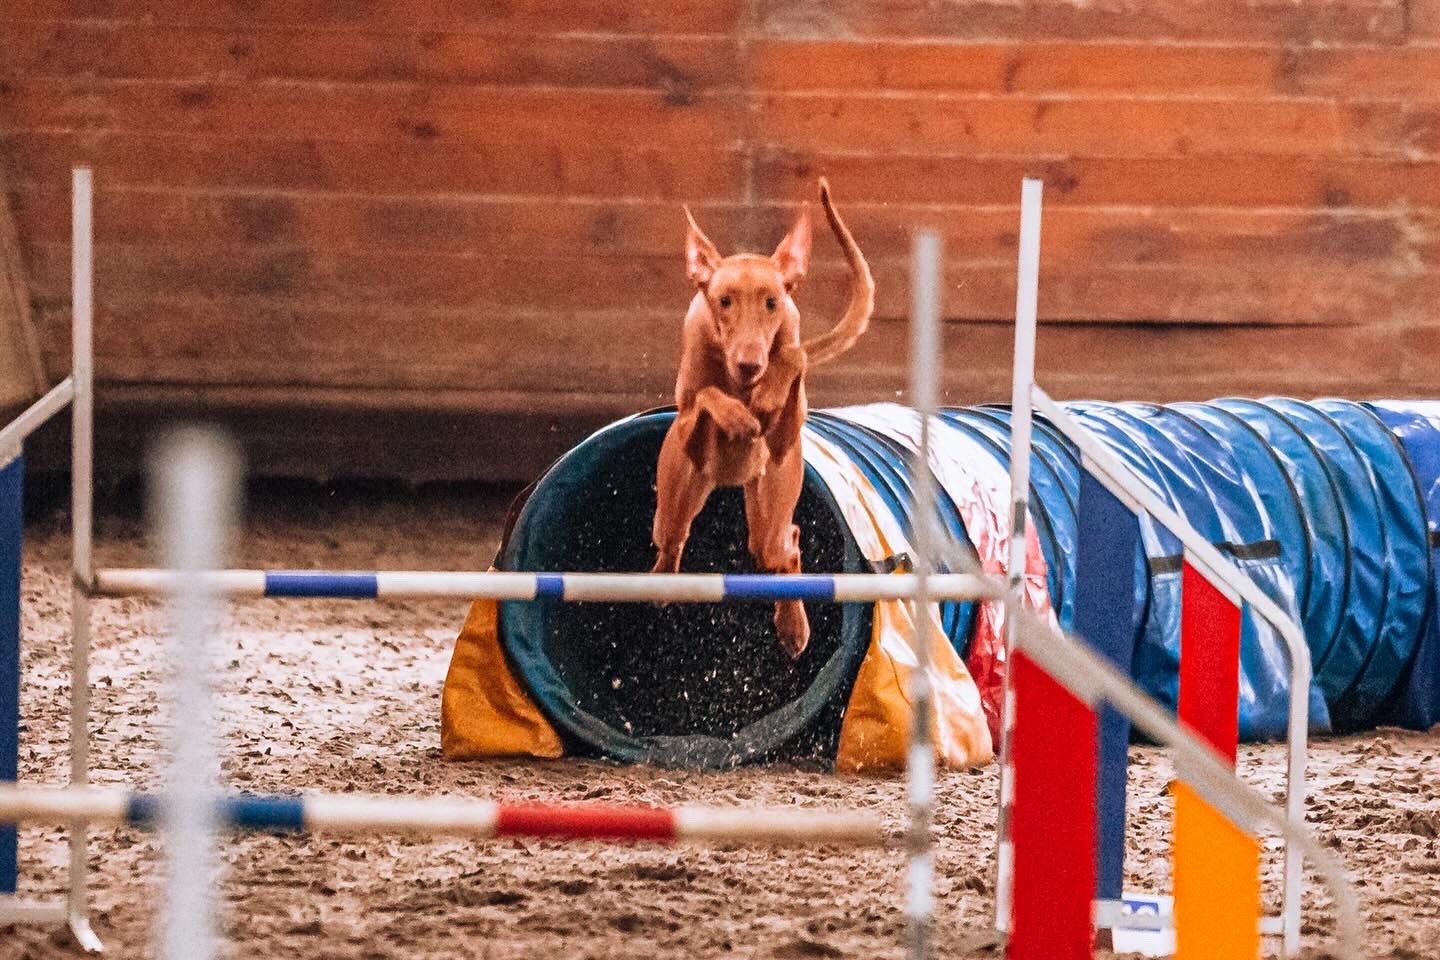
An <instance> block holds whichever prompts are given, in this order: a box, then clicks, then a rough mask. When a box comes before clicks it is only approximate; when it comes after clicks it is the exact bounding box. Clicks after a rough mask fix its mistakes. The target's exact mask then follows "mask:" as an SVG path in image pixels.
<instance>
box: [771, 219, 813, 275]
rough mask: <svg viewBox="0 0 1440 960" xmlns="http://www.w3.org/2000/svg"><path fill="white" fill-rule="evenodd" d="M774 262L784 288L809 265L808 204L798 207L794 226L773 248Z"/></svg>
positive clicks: (803, 272) (802, 273) (803, 273)
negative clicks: (782, 279)
mask: <svg viewBox="0 0 1440 960" xmlns="http://www.w3.org/2000/svg"><path fill="white" fill-rule="evenodd" d="M772 256H773V257H774V258H775V262H776V263H777V264H778V265H779V266H780V276H781V277H783V278H784V279H785V289H786V290H789V289H791V288H792V287H794V286H795V284H796V283H798V282H799V281H800V278H801V277H803V276H805V271H806V269H807V268H809V266H810V206H809V204H806V205H805V206H803V207H801V208H800V213H799V215H798V216H796V217H795V226H793V227H791V228H790V232H789V233H787V234H785V239H784V240H781V241H780V246H778V247H776V248H775V252H774V253H773V254H772Z"/></svg>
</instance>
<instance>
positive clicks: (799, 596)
mask: <svg viewBox="0 0 1440 960" xmlns="http://www.w3.org/2000/svg"><path fill="white" fill-rule="evenodd" d="M202 578H203V582H204V583H205V586H207V587H208V588H210V589H211V590H214V591H217V592H219V593H222V594H224V595H226V596H231V597H329V598H340V599H343V598H348V599H355V600H373V599H377V598H387V597H393V598H409V599H414V598H420V597H463V598H467V599H471V600H484V599H489V600H538V599H555V600H570V601H602V602H624V601H639V602H645V601H649V602H655V603H719V602H722V601H746V600H755V601H775V600H816V601H826V602H841V603H873V602H875V601H879V600H908V599H910V598H912V597H914V596H915V588H916V585H917V584H916V581H917V579H918V578H917V577H916V575H915V574H910V573H893V574H878V573H838V574H817V573H810V574H764V573H742V574H716V573H508V572H488V573H452V572H442V571H427V570H381V571H325V570H213V571H210V572H208V573H205V574H202ZM176 581H177V575H176V573H175V571H173V570H162V569H154V568H149V569H145V568H140V569H126V570H96V571H95V577H94V583H93V585H92V588H91V591H90V592H91V594H92V595H93V596H100V597H133V596H168V595H169V594H171V593H173V592H174V590H175V585H176ZM926 594H927V595H928V596H929V598H930V599H932V600H983V599H992V598H998V597H999V594H998V593H997V592H996V588H995V586H994V585H993V584H991V583H989V582H987V581H986V580H983V579H981V578H980V577H976V576H972V575H970V574H958V573H947V574H934V575H932V576H930V577H928V578H927V579H926Z"/></svg>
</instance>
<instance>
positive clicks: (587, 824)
mask: <svg viewBox="0 0 1440 960" xmlns="http://www.w3.org/2000/svg"><path fill="white" fill-rule="evenodd" d="M495 835H496V836H497V837H507V836H526V837H565V838H568V839H571V840H674V839H675V814H674V812H673V811H670V810H656V809H653V808H651V807H609V806H606V807H601V806H592V807H546V806H508V805H504V806H501V807H500V810H499V815H498V817H497V819H496V822H495Z"/></svg>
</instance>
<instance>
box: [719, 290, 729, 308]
mask: <svg viewBox="0 0 1440 960" xmlns="http://www.w3.org/2000/svg"><path fill="white" fill-rule="evenodd" d="M720 306H722V307H729V306H730V294H728V293H727V294H725V296H723V297H721V298H720Z"/></svg>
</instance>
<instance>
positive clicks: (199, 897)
mask: <svg viewBox="0 0 1440 960" xmlns="http://www.w3.org/2000/svg"><path fill="white" fill-rule="evenodd" d="M239 472H240V471H239V456H238V455H237V454H236V453H235V451H234V449H233V447H232V446H231V445H230V444H229V443H227V442H226V441H224V440H223V439H221V438H220V437H218V436H217V435H216V434H214V433H212V432H208V431H204V430H200V429H197V428H185V429H181V430H178V431H176V432H175V433H173V434H171V435H170V436H168V437H166V438H165V439H164V440H163V441H162V442H161V443H160V444H159V445H158V446H157V448H156V449H155V451H154V453H153V459H152V461H151V464H150V481H151V482H150V516H151V524H152V527H154V528H157V530H158V534H159V538H158V539H159V543H160V546H161V550H162V551H163V553H164V556H165V560H166V564H167V566H169V567H170V568H171V569H173V570H174V571H175V572H176V573H175V594H174V600H173V617H174V640H173V642H172V644H171V666H172V669H173V671H174V681H173V683H174V694H173V702H172V711H173V719H172V723H173V728H172V732H171V742H172V752H173V753H172V761H171V767H170V774H169V781H170V783H169V791H168V795H167V801H166V803H165V804H164V806H163V807H162V815H161V832H162V833H163V835H164V846H165V850H166V854H167V857H168V859H169V862H170V871H169V877H168V878H167V883H166V900H165V911H164V921H163V922H164V934H163V937H162V943H163V950H162V956H164V957H166V958H168V960H209V958H210V957H213V956H214V954H215V948H216V939H217V938H216V929H215V916H214V901H215V896H214V886H215V880H216V865H215V862H214V834H215V832H216V827H217V824H216V809H215V803H216V798H217V791H216V785H217V780H218V771H219V764H218V761H217V760H216V755H215V748H216V737H215V733H214V710H213V708H212V705H211V691H210V684H211V676H212V663H211V661H212V659H213V651H212V650H211V648H210V644H209V642H208V638H209V636H210V634H211V633H212V632H213V630H214V627H215V623H216V620H217V615H218V614H219V612H220V601H219V594H218V593H217V592H216V590H215V587H214V585H213V584H212V583H211V582H210V581H209V579H208V578H206V577H204V576H202V575H201V574H202V572H203V571H207V570H213V569H215V568H216V567H218V566H221V565H222V563H223V559H224V555H225V552H226V546H227V542H228V540H229V536H230V531H231V530H232V529H233V527H234V525H235V521H236V515H237V512H238V509H237V504H238V500H239V493H238V492H239V482H238V477H239Z"/></svg>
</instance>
